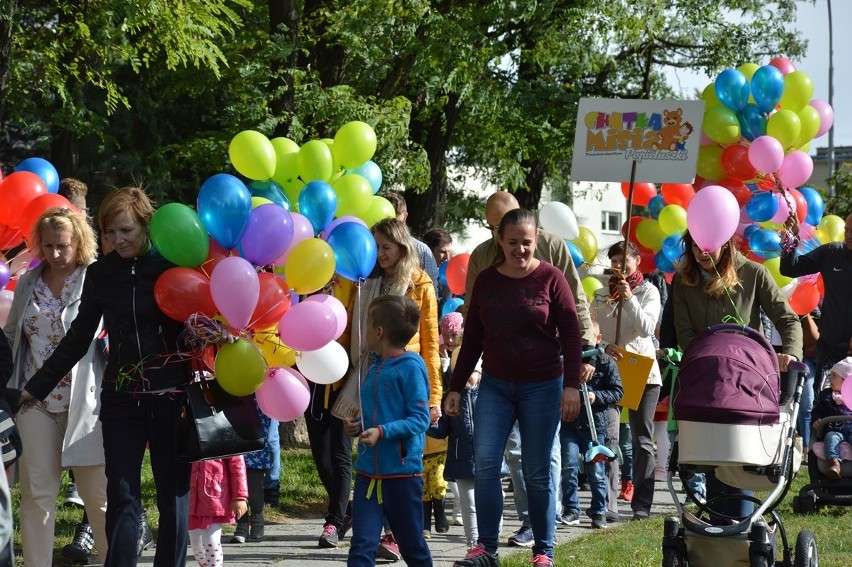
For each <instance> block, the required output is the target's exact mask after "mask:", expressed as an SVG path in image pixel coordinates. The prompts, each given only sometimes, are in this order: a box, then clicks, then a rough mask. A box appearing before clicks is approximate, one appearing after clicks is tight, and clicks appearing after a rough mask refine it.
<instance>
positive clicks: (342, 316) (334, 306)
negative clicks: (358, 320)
mask: <svg viewBox="0 0 852 567" xmlns="http://www.w3.org/2000/svg"><path fill="white" fill-rule="evenodd" d="M305 301H316V302H319V303H322V304H323V305H325V306H327V307H329V308H330V309H331V312H332V313H334V318H335V320H336V321H337V330H336V331H335V332H334V339H333V340H337V339H339V338H340V335H342V334H343V331H345V330H346V322H347V321H348V318H347V316H346V307H345V306H344V305H343V303H341V302H340V300H339V299H337V298H336V297H334V296H333V295H327V294H325V293H318V294H316V295H309V296H308V297H306V298H305Z"/></svg>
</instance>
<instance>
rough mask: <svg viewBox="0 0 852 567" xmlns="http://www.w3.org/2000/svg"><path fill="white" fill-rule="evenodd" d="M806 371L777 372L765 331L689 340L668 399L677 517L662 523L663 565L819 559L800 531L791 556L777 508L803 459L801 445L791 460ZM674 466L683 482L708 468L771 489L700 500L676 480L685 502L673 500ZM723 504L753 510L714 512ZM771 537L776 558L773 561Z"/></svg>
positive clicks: (810, 537) (725, 331) (719, 330)
mask: <svg viewBox="0 0 852 567" xmlns="http://www.w3.org/2000/svg"><path fill="white" fill-rule="evenodd" d="M807 375H808V370H807V366H806V365H804V364H802V363H793V364H791V369H790V371H789V372H785V373H783V374H782V373H780V372H779V370H778V359H777V358H776V355H775V351H774V350H773V349H772V347H771V346H770V345H769V343H768V342H767V341H766V339H765V338H764V337H763V335H761V334H760V333H759V332H757V331H755V330H754V329H750V328H748V327H742V326H739V325H731V324H725V325H717V326H714V327H711V328H709V329H707V330H705V331H703V332H702V333H700V334H699V335H698V336H696V337H695V338H694V339H693V340H692V342H691V343H690V344H689V347H688V348H687V349H686V352H685V353H684V357H683V361H682V362H681V367H680V373H679V375H678V378H677V383H676V384H675V389H674V395H673V396H672V404H673V408H674V418H675V419H676V420H677V421H678V439H677V441H676V443H675V447H674V449H673V451H672V456H671V460H670V461H671V462H670V464H669V475H668V488H669V491H670V492H671V494H672V497H673V500H674V502H675V506H676V508H677V512H678V516H671V517H668V518H666V520H665V526H664V533H663V544H662V548H663V549H662V551H663V566H664V567H673V566H690V567H702V566H710V565H712V566H714V567H715V566H718V565H725V566H726V567H727V566H733V565H749V566H753V567H758V566H759V567H764V566H770V565H783V566H785V567H794V566H795V567H800V566H816V565H818V559H817V555H818V554H817V545H816V541H815V538H814V534H813V533H812V532H810V531H802V532H801V533H799V535H798V537H797V540H796V547H795V560H793V554H791V550H790V546H789V545H788V541H787V535H786V533H785V531H784V526H783V524H782V522H781V518H780V517H779V516H778V514H777V513H776V511H775V508H776V507H777V506H778V504H780V503H781V502H782V501H783V499H784V496H785V495H786V493H787V491H788V489H789V486H790V482H791V481H792V477H793V475H794V474H795V469H796V466H795V465H797V464H798V463H800V462H801V449H800V448H799V451H798V453H799V456H798V457H796V456H795V455H794V453H796V450H795V442H794V441H795V437H796V418H797V416H798V411H799V399H800V397H801V393H802V388H803V387H804V383H805V380H806V378H807ZM782 382H784V383H783V384H782ZM674 471H678V473H679V474H680V477H681V480H684V481H685V480H686V479H688V478H690V476H691V475H692V474H695V473H697V472H709V471H713V472H714V473H715V475H716V478H717V479H718V480H720V481H721V482H723V483H725V484H727V485H729V486H732V487H736V488H741V489H750V490H760V491H769V494H768V496H767V497H766V498H765V499H764V500H763V501H760V500H759V499H757V498H755V497H750V496H745V495H742V494H737V495H723V496H717V497H714V498H710V499H709V500H708V501H707V502H706V503H705V502H704V501H703V500H701V499H699V498H697V497H696V496H695V494H694V493H692V491H691V490H690V489H689V487H688V486H687V484H688V483H686V482H684V483H683V484H684V489H685V490H686V492H687V502H689V505H687V504H684V503H681V502H680V499H679V498H678V494H677V491H676V489H675V487H674V484H673V481H672V475H673V472H674ZM731 500H738V501H740V502H742V501H744V500H745V501H750V502H753V503H754V506H755V510H754V512H753V513H751V514H750V515H747V516H746V517H733V516H725V515H724V514H721V513H720V512H719V506H720V504H723V503H730V502H731ZM723 501H724V502H723ZM779 535H780V541H781V549H782V552H783V559H782V560H781V561H777V560H776V548H777V545H778V539H779V538H778V536H779Z"/></svg>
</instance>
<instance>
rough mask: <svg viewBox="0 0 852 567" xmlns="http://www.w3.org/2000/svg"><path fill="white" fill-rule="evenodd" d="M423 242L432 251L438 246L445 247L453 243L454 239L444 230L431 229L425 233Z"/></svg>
mask: <svg viewBox="0 0 852 567" xmlns="http://www.w3.org/2000/svg"><path fill="white" fill-rule="evenodd" d="M423 242H425V243H426V246H428V247H429V249H430V250H431V249H432V248H435V247H436V246H445V245H448V244H452V243H453V237H452V236H450V233H449V232H447V231H446V230H444V229H443V228H430V229H429V230H427V231H426V232H424V233H423Z"/></svg>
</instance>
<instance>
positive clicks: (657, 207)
mask: <svg viewBox="0 0 852 567" xmlns="http://www.w3.org/2000/svg"><path fill="white" fill-rule="evenodd" d="M665 206H666V200H665V199H663V196H662V195H654V196H653V197H651V199H650V200H649V201H648V205H647V206H646V207H645V208H646V209H648V214H649V215H651V218H652V219H654V220H657V219H658V218H660V211H662V210H663V207H665Z"/></svg>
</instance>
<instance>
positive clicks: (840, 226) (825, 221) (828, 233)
mask: <svg viewBox="0 0 852 567" xmlns="http://www.w3.org/2000/svg"><path fill="white" fill-rule="evenodd" d="M817 230H819V234H820V235H821V236H822V237H823V238H820V239H819V241H820V242H822V243H823V244H825V243H827V242H843V241H844V239H845V234H844V233H845V230H846V222H845V221H844V220H843V219H842V218H840V217H839V216H837V215H825V216H823V217H822V218H821V219H820V220H819V225H818V226H817Z"/></svg>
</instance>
